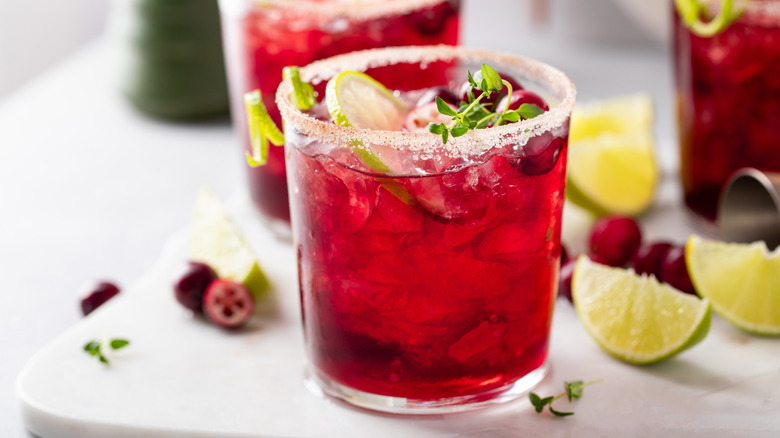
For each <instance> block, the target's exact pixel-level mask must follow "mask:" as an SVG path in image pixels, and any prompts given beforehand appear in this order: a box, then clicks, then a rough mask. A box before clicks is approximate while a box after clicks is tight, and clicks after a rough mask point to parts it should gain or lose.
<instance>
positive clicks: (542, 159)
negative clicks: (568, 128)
mask: <svg viewBox="0 0 780 438" xmlns="http://www.w3.org/2000/svg"><path fill="white" fill-rule="evenodd" d="M532 142H533V143H532ZM537 143H538V145H539V146H538V148H537ZM564 144H565V141H564V140H563V139H561V138H555V139H553V140H552V141H550V142H549V143H544V141H543V138H539V139H532V140H531V141H529V142H528V144H527V145H526V147H525V153H526V156H524V157H522V158H520V159H516V160H510V163H511V164H512V167H514V168H515V169H517V171H518V172H522V173H523V174H525V175H529V176H536V175H542V174H545V173H547V172H549V171H551V170H552V169H553V167H555V164H556V163H557V162H558V157H559V156H560V154H561V150H562V149H563V146H564Z"/></svg>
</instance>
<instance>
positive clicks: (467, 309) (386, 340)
mask: <svg viewBox="0 0 780 438" xmlns="http://www.w3.org/2000/svg"><path fill="white" fill-rule="evenodd" d="M556 132H557V135H558V136H553V135H552V134H551V133H549V132H548V133H546V134H543V135H540V136H538V137H535V138H532V139H531V140H530V141H529V143H528V144H527V145H526V146H525V147H524V148H523V149H522V150H523V151H524V152H522V153H524V154H527V155H532V156H530V157H523V158H520V155H514V154H516V153H513V152H512V151H511V149H510V148H508V149H507V150H506V153H504V154H497V155H495V156H493V157H492V158H490V159H489V160H488V161H487V162H483V163H481V164H474V165H472V166H469V167H465V168H460V169H459V170H455V171H452V172H449V173H444V174H438V175H431V176H420V177H401V178H382V179H381V180H379V179H377V177H374V176H371V175H366V174H364V173H361V172H358V171H356V170H352V169H348V168H346V167H344V166H342V165H341V164H339V162H337V161H336V159H334V157H333V155H332V153H331V152H328V155H323V154H322V153H319V152H315V151H312V150H309V148H310V147H311V144H315V145H316V144H317V143H316V142H314V143H312V142H310V141H309V139H308V138H306V137H299V138H290V137H291V136H289V135H288V139H287V141H288V147H290V151H291V152H290V154H289V157H288V162H287V165H288V169H289V171H290V175H289V177H290V183H291V184H292V185H293V191H292V195H291V202H292V204H291V208H292V215H293V228H294V229H293V233H294V235H295V236H296V243H297V250H298V263H299V265H298V266H299V273H300V287H301V299H302V306H303V321H304V335H305V339H306V348H307V352H308V356H309V358H310V360H311V362H312V364H313V366H314V367H315V372H317V373H318V374H319V375H321V376H325V377H326V378H329V379H332V380H334V381H335V382H337V383H340V384H343V385H347V386H349V387H352V388H355V389H358V390H361V391H365V392H369V393H374V394H381V395H386V396H397V397H407V398H413V399H437V398H447V397H458V396H465V395H472V394H480V393H483V392H485V391H490V390H493V389H497V388H502V387H505V386H506V385H509V384H511V383H513V382H514V381H516V380H518V379H520V378H521V377H523V376H525V375H526V374H528V373H529V372H531V371H533V370H536V369H537V368H539V367H540V366H542V365H543V364H544V361H545V359H546V357H547V351H548V335H549V330H550V324H551V319H552V312H553V303H554V300H555V295H556V287H557V275H558V267H559V260H560V228H561V227H560V225H561V211H562V206H563V190H564V174H565V166H566V150H567V139H568V125H566V126H564V127H563V128H560V129H558V130H557V131H556ZM301 145H307V146H301ZM301 148H303V149H301ZM341 151H342V153H343V151H344V149H343V148H342V149H341ZM398 185H400V186H401V187H403V189H404V190H405V191H406V192H407V193H408V194H410V195H411V198H412V199H413V200H414V201H411V202H409V203H405V202H403V201H401V199H399V198H398V197H397V196H395V195H394V194H391V193H390V192H389V191H388V190H387V189H386V187H394V189H393V190H394V191H395V192H396V193H397V187H398ZM410 204H411V205H410Z"/></svg>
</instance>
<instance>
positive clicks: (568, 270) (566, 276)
mask: <svg viewBox="0 0 780 438" xmlns="http://www.w3.org/2000/svg"><path fill="white" fill-rule="evenodd" d="M576 265H577V258H576V257H575V258H572V259H569V260H567V261H566V263H564V264H563V265H562V266H561V272H560V273H559V274H558V296H559V297H564V298H566V299H567V300H569V302H570V303H571V302H572V298H571V279H572V277H573V276H574V267H575V266H576Z"/></svg>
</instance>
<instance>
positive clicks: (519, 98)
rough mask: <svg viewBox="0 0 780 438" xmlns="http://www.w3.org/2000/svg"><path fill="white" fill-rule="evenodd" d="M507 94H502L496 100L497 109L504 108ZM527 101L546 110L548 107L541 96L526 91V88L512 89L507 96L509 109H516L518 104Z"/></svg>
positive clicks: (501, 109)
mask: <svg viewBox="0 0 780 438" xmlns="http://www.w3.org/2000/svg"><path fill="white" fill-rule="evenodd" d="M507 98H508V96H504V97H502V98H501V100H500V101H499V102H498V105H497V106H496V110H497V111H501V112H503V111H504V109H505V108H506V101H507ZM524 103H528V104H531V105H536V106H538V107H539V108H541V109H543V110H545V111H547V110H549V109H550V107H549V106H547V102H545V101H544V99H542V98H541V96H539V95H538V94H536V93H534V92H532V91H528V90H517V91H512V97H511V98H509V109H510V110H516V109H518V108H520V105H522V104H524Z"/></svg>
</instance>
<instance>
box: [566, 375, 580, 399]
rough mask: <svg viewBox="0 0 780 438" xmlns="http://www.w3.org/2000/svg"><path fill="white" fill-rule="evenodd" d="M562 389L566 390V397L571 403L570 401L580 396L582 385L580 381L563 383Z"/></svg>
mask: <svg viewBox="0 0 780 438" xmlns="http://www.w3.org/2000/svg"><path fill="white" fill-rule="evenodd" d="M563 387H564V389H566V397H567V398H568V399H569V401H572V399H575V398H580V397H581V396H582V388H583V387H584V385H583V383H582V380H575V381H573V382H563Z"/></svg>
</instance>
